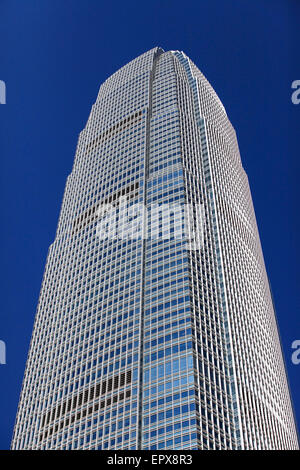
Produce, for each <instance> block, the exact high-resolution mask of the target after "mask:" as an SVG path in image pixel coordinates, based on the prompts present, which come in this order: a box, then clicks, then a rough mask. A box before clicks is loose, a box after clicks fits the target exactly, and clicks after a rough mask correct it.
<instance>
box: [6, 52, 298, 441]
mask: <svg viewBox="0 0 300 470" xmlns="http://www.w3.org/2000/svg"><path fill="white" fill-rule="evenodd" d="M124 201H125V202H126V206H124V204H123V203H124ZM183 206H185V207H187V206H188V207H189V211H190V212H189V230H190V229H191V227H192V229H195V230H194V231H195V232H197V227H198V226H197V207H201V211H202V212H201V215H202V218H201V224H202V225H201V227H202V231H203V238H201V241H199V240H198V239H197V240H198V241H196V245H195V244H194V245H193V247H192V248H191V246H190V245H189V244H188V243H187V239H188V238H189V237H188V236H187V233H186V232H184V230H185V228H186V226H185V224H184V223H183V219H182V212H181V209H180V208H181V207H183ZM124 207H125V209H124ZM145 208H146V210H145ZM149 208H151V210H148V209H149ZM152 209H155V210H152ZM165 209H167V211H168V214H169V216H168V218H167V222H168V223H167V224H166V217H165V214H164V210H165ZM124 211H125V212H124ZM124 213H126V223H124ZM181 228H182V229H183V232H184V236H178V233H179V232H180V233H181ZM103 234H104V235H105V236H103ZM270 351H272V354H271V355H270ZM294 448H298V440H297V433H296V429H295V423H294V417H293V412H292V408H291V403H290V397H289V390H288V385H287V380H286V373H285V368H284V363H283V359H282V352H281V347H280V341H279V338H278V332H277V325H276V320H275V315H274V310H273V305H272V300H271V295H270V290H269V284H268V278H267V275H266V271H265V267H264V261H263V256H262V252H261V247H260V241H259V235H258V231H257V227H256V222H255V215H254V211H253V206H252V201H251V194H250V190H249V186H248V181H247V176H246V174H245V172H244V170H243V167H242V164H241V160H240V156H239V150H238V145H237V140H236V136H235V132H234V129H233V128H232V126H231V124H230V122H229V120H228V117H227V115H226V112H225V110H224V107H223V105H222V103H221V102H220V100H219V98H218V97H217V95H216V94H215V92H214V90H213V89H212V87H211V86H210V84H209V83H208V82H207V80H206V79H205V77H204V76H203V75H202V73H201V72H200V71H199V70H198V69H197V67H196V66H195V65H194V64H193V62H192V61H191V60H190V59H189V58H188V57H187V56H186V55H185V54H184V53H182V52H178V51H169V52H164V51H163V50H162V49H160V48H154V49H152V50H150V51H148V52H146V53H145V54H143V55H141V56H140V57H138V58H136V59H135V60H133V61H132V62H130V63H129V64H127V65H126V66H124V67H123V68H121V69H120V70H119V71H117V72H116V73H115V74H113V75H112V76H111V77H109V78H108V79H107V80H106V81H105V82H104V83H103V84H102V86H101V87H100V90H99V94H98V97H97V100H96V102H95V103H94V105H93V107H92V110H91V114H90V116H89V119H88V122H87V125H86V127H85V129H84V130H83V131H82V132H81V133H80V136H79V140H78V146H77V150H76V155H75V161H74V166H73V169H72V172H71V174H70V175H69V177H68V179H67V183H66V188H65V194H64V198H63V203H62V208H61V213H60V218H59V222H58V228H57V233H56V238H55V241H54V243H53V244H52V245H51V246H50V248H49V253H48V258H47V264H46V268H45V273H44V278H43V283H42V288H41V293H40V299H39V304H38V309H37V314H36V320H35V325H34V330H33V335H32V340H31V345H30V351H29V355H28V360H27V364H26V371H25V376H24V381H23V387H22V392H21V397H20V402H19V408H18V413H17V418H16V424H15V430H14V436H13V441H12V449H99V450H101V449H103V450H104V449H294Z"/></svg>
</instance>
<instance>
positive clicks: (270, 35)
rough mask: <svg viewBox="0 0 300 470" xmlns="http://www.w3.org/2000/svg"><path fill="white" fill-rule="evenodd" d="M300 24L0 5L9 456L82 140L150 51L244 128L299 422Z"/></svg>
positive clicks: (257, 7)
mask: <svg viewBox="0 0 300 470" xmlns="http://www.w3.org/2000/svg"><path fill="white" fill-rule="evenodd" d="M299 20H300V2H299V1H298V0H243V1H241V0H193V1H190V0H186V1H182V2H179V1H177V0H159V1H158V0H152V1H147V2H146V1H144V2H143V1H140V0H139V1H133V0H128V1H126V2H125V1H120V0H117V1H111V2H108V1H101V0H73V1H72V0H26V1H24V0H0V45H1V47H0V80H4V81H5V82H6V86H7V104H6V105H0V155H1V171H0V177H1V199H2V214H1V221H2V230H1V244H0V247H1V262H2V270H1V289H2V295H1V310H0V339H1V340H3V341H5V342H6V346H7V364H6V365H0V384H1V388H0V416H1V421H0V448H1V449H5V448H8V447H9V444H10V439H11V434H12V429H13V423H14V419H15V413H16V410H17V403H18V397H19V393H20V388H21V382H22V377H23V372H24V367H25V361H26V356H27V352H28V346H29V341H30V336H31V331H32V326H33V320H34V315H35V309H36V305H37V300H38V295H39V289H40V284H41V279H42V275H43V270H44V265H45V260H46V255H47V249H48V246H49V245H50V243H52V241H53V238H54V235H55V229H56V224H57V219H58V214H59V209H60V204H61V201H62V196H63V191H64V185H65V181H66V177H67V175H68V173H69V172H70V171H71V167H72V162H73V157H74V152H75V148H76V142H77V137H78V134H79V132H80V131H81V130H82V129H83V127H84V126H85V123H86V120H87V118H88V115H89V111H90V108H91V105H92V104H93V102H94V100H95V99H96V95H97V92H98V88H99V86H100V84H101V82H103V81H104V80H105V79H106V78H107V77H108V76H109V75H110V74H112V73H113V72H114V71H115V70H117V69H118V68H119V67H121V66H122V65H124V64H126V63H127V62H128V61H130V60H131V59H133V58H135V57H136V56H138V55H139V54H141V53H143V52H144V51H146V50H148V49H151V48H152V47H154V46H161V47H162V48H163V49H165V50H169V49H172V50H174V49H179V50H183V51H185V52H186V54H187V55H188V56H190V57H191V58H192V60H193V61H194V62H195V63H196V64H197V65H198V67H199V68H200V69H201V70H202V71H203V73H204V74H205V75H206V76H207V78H208V79H209V81H210V82H211V84H212V85H213V87H214V88H215V90H216V91H217V93H218V94H219V96H220V98H221V100H222V102H223V103H224V105H225V108H226V110H227V113H228V115H229V118H230V119H231V121H232V123H233V125H234V127H235V128H236V131H237V135H238V140H239V144H240V150H241V155H242V160H243V164H244V167H245V169H246V171H247V173H248V176H249V180H250V185H251V188H252V193H253V200H254V205H255V210H256V215H257V221H258V226H259V229H260V235H261V240H262V245H263V250H264V255H265V261H266V265H267V270H268V274H269V277H270V281H271V284H272V289H273V293H274V299H275V305H276V309H277V315H278V321H279V325H280V330H281V336H282V342H283V347H284V351H285V357H286V362H287V368H288V373H289V378H290V384H291V390H292V394H293V399H294V403H295V409H296V413H297V416H298V421H300V399H299V388H300V378H299V377H300V365H298V366H296V365H293V364H292V363H291V352H292V351H291V343H292V341H293V340H295V339H300V326H299V297H300V296H299V280H300V279H299V277H300V276H299V209H298V201H299V170H300V165H299V122H300V105H298V106H296V105H293V104H292V102H291V93H292V90H291V83H292V81H293V80H296V79H299V80H300V63H299V50H297V46H299V43H300V41H299V39H300V38H299V36H300V32H298V31H299V29H300V28H299ZM297 30H298V31H297ZM271 360H272V357H270V361H271Z"/></svg>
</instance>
